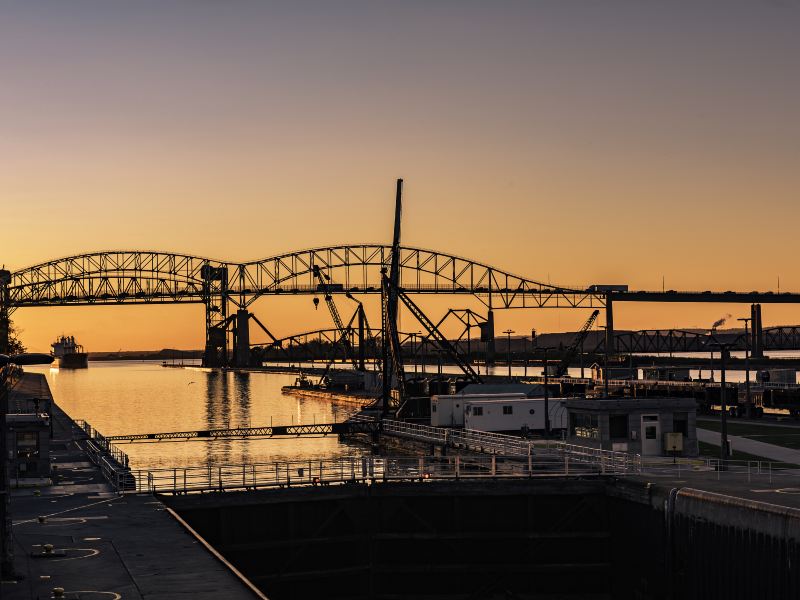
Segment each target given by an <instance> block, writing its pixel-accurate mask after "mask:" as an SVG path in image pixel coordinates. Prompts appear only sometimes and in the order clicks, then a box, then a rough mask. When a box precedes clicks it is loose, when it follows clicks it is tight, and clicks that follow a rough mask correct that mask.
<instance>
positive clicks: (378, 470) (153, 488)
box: [131, 454, 615, 494]
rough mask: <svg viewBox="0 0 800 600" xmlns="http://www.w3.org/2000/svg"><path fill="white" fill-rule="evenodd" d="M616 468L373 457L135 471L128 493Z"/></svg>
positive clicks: (547, 461) (546, 461) (534, 460)
mask: <svg viewBox="0 0 800 600" xmlns="http://www.w3.org/2000/svg"><path fill="white" fill-rule="evenodd" d="M613 473H615V471H614V465H613V464H610V463H609V464H605V463H599V462H598V463H589V462H583V461H579V460H574V459H573V458H571V457H570V456H568V455H567V456H564V457H563V458H559V457H556V456H547V457H539V456H536V455H533V454H531V455H528V456H517V457H502V456H497V455H490V456H446V457H431V456H420V457H407V456H405V457H376V456H348V457H342V458H328V459H312V460H301V461H288V462H274V463H250V464H235V465H230V464H224V465H208V466H197V467H176V468H172V469H150V470H138V471H137V470H134V471H133V472H132V475H133V478H134V480H135V481H136V486H135V488H133V489H132V490H131V491H136V492H150V493H181V494H183V493H192V492H212V491H225V490H254V489H259V488H275V487H291V486H293V485H304V486H309V485H311V486H314V485H329V484H345V483H359V482H369V483H375V482H379V481H428V480H461V479H526V478H532V477H557V476H596V475H607V474H613Z"/></svg>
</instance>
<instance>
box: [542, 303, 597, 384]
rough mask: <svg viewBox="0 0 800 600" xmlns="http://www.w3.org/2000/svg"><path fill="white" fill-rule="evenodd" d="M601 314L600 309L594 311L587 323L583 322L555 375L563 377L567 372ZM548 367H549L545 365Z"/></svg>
mask: <svg viewBox="0 0 800 600" xmlns="http://www.w3.org/2000/svg"><path fill="white" fill-rule="evenodd" d="M599 314H600V311H599V310H596V311H594V312H593V313H592V314H591V315H589V318H588V319H586V323H584V324H583V327H581V329H580V331H578V333H577V334H576V335H575V339H574V340H573V341H572V344H571V345H570V347H569V348H567V351H566V352H565V353H564V358H562V359H561V362H560V363H559V364H558V367H556V371H555V373H553V375H554V376H555V377H563V376H564V375H566V373H567V369H569V364H570V363H571V362H572V361H573V360H574V359H575V355H576V354H577V353H578V349H579V348H580V347H581V345H582V344H583V341H584V340H585V339H586V336H587V335H589V330H590V329H591V328H592V325H594V322H595V319H597V315H599ZM545 368H547V367H545Z"/></svg>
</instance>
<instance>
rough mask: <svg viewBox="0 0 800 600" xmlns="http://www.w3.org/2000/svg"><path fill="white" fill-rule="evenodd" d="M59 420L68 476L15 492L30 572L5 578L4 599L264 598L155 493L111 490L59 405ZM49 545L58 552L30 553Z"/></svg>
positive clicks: (17, 535)
mask: <svg viewBox="0 0 800 600" xmlns="http://www.w3.org/2000/svg"><path fill="white" fill-rule="evenodd" d="M54 417H55V419H54V433H55V438H54V440H53V445H52V452H51V454H52V459H53V461H54V464H56V465H58V466H59V472H60V473H61V482H60V484H59V485H54V486H51V487H42V488H41V489H40V490H39V492H40V494H41V495H36V490H35V489H33V488H30V489H20V490H14V492H13V494H12V498H11V516H12V520H13V532H14V542H15V543H14V553H15V561H14V564H15V569H16V570H17V573H18V575H22V576H23V577H24V579H22V581H19V582H17V583H7V582H4V583H3V584H2V588H0V597H2V599H3V600H18V599H19V600H21V599H26V600H30V599H33V598H50V597H51V594H52V590H53V588H55V587H62V588H64V589H65V591H66V594H65V597H66V598H71V599H73V600H74V599H77V598H81V599H85V600H120V599H126V600H127V599H142V598H147V599H148V600H150V599H153V600H168V599H174V598H192V599H195V598H208V599H212V598H213V599H214V600H218V599H220V598H226V599H227V598H231V599H234V600H245V599H248V600H249V599H252V598H258V597H259V596H258V595H257V594H256V593H255V592H253V591H251V590H250V588H248V587H247V586H246V585H245V583H243V582H242V581H241V580H240V579H238V578H237V577H236V575H234V573H233V572H232V571H231V570H230V569H229V568H228V567H227V566H226V565H225V564H224V563H223V562H221V561H220V560H218V559H217V558H216V557H215V556H214V555H213V554H212V553H211V552H210V551H208V550H207V549H206V548H205V547H204V546H203V545H202V544H201V543H200V542H199V541H198V540H197V539H195V537H194V536H192V535H191V534H190V533H189V532H188V531H187V530H186V529H184V528H183V526H182V525H181V524H180V523H179V522H178V521H177V520H176V519H175V518H173V517H172V515H171V514H170V512H168V510H167V508H166V507H165V506H164V505H163V504H162V503H161V502H159V501H158V500H156V499H155V498H154V497H152V496H150V495H129V496H124V497H119V496H117V495H116V494H114V493H112V491H111V489H110V487H109V486H108V485H107V484H106V483H105V481H104V480H103V478H102V475H101V474H100V472H99V470H98V469H97V467H95V466H94V465H93V464H92V463H91V462H89V461H88V460H87V459H86V456H85V454H84V453H83V451H82V450H81V447H80V442H79V438H80V437H81V436H80V432H79V430H78V429H77V428H76V427H74V425H73V424H72V423H71V421H70V420H69V418H68V417H67V416H66V415H64V413H62V412H61V411H60V410H59V409H58V408H57V407H56V408H55V410H54ZM40 516H44V517H45V519H44V520H43V522H40V520H39V517H40ZM44 544H52V545H53V546H54V548H55V553H56V554H58V556H53V557H47V558H41V557H34V556H32V555H33V554H37V555H38V554H41V553H42V552H43V549H44ZM262 597H263V596H262Z"/></svg>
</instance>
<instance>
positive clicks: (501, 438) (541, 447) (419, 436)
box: [381, 419, 641, 473]
mask: <svg viewBox="0 0 800 600" xmlns="http://www.w3.org/2000/svg"><path fill="white" fill-rule="evenodd" d="M381 430H382V432H383V433H385V434H387V435H394V436H398V437H404V438H408V439H414V440H418V441H423V442H428V443H431V444H436V445H439V446H450V447H453V448H457V449H463V450H471V451H474V452H482V453H487V454H499V455H503V456H529V455H533V454H535V455H536V456H537V457H554V456H555V457H558V458H559V459H561V458H564V457H568V458H569V459H570V460H571V461H573V463H576V462H577V463H582V464H590V465H594V466H597V467H599V468H601V469H603V470H605V469H608V470H613V471H616V472H626V473H627V472H630V471H636V470H639V469H640V467H641V457H640V456H639V455H638V454H628V453H626V452H614V451H611V450H602V449H600V448H592V447H588V446H578V445H575V444H568V443H566V442H562V441H557V440H546V441H544V442H534V441H533V440H528V439H525V438H521V437H516V436H513V435H505V434H502V433H492V432H488V431H478V430H475V429H448V428H445V427H433V426H430V425H419V424H416V423H407V422H405V421H393V420H390V419H384V420H383V422H382V428H381Z"/></svg>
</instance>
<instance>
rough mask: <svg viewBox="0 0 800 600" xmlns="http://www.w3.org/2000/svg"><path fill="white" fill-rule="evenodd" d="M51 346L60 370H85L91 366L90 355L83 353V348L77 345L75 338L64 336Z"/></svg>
mask: <svg viewBox="0 0 800 600" xmlns="http://www.w3.org/2000/svg"><path fill="white" fill-rule="evenodd" d="M51 346H52V348H53V356H55V357H56V358H57V359H58V367H59V368H60V369H85V368H87V367H88V366H89V354H88V353H87V352H84V351H83V346H81V345H80V344H76V343H75V336H72V335H62V336H61V337H60V338H58V339H57V340H56V341H55V342H53V343H52V344H51Z"/></svg>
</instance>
